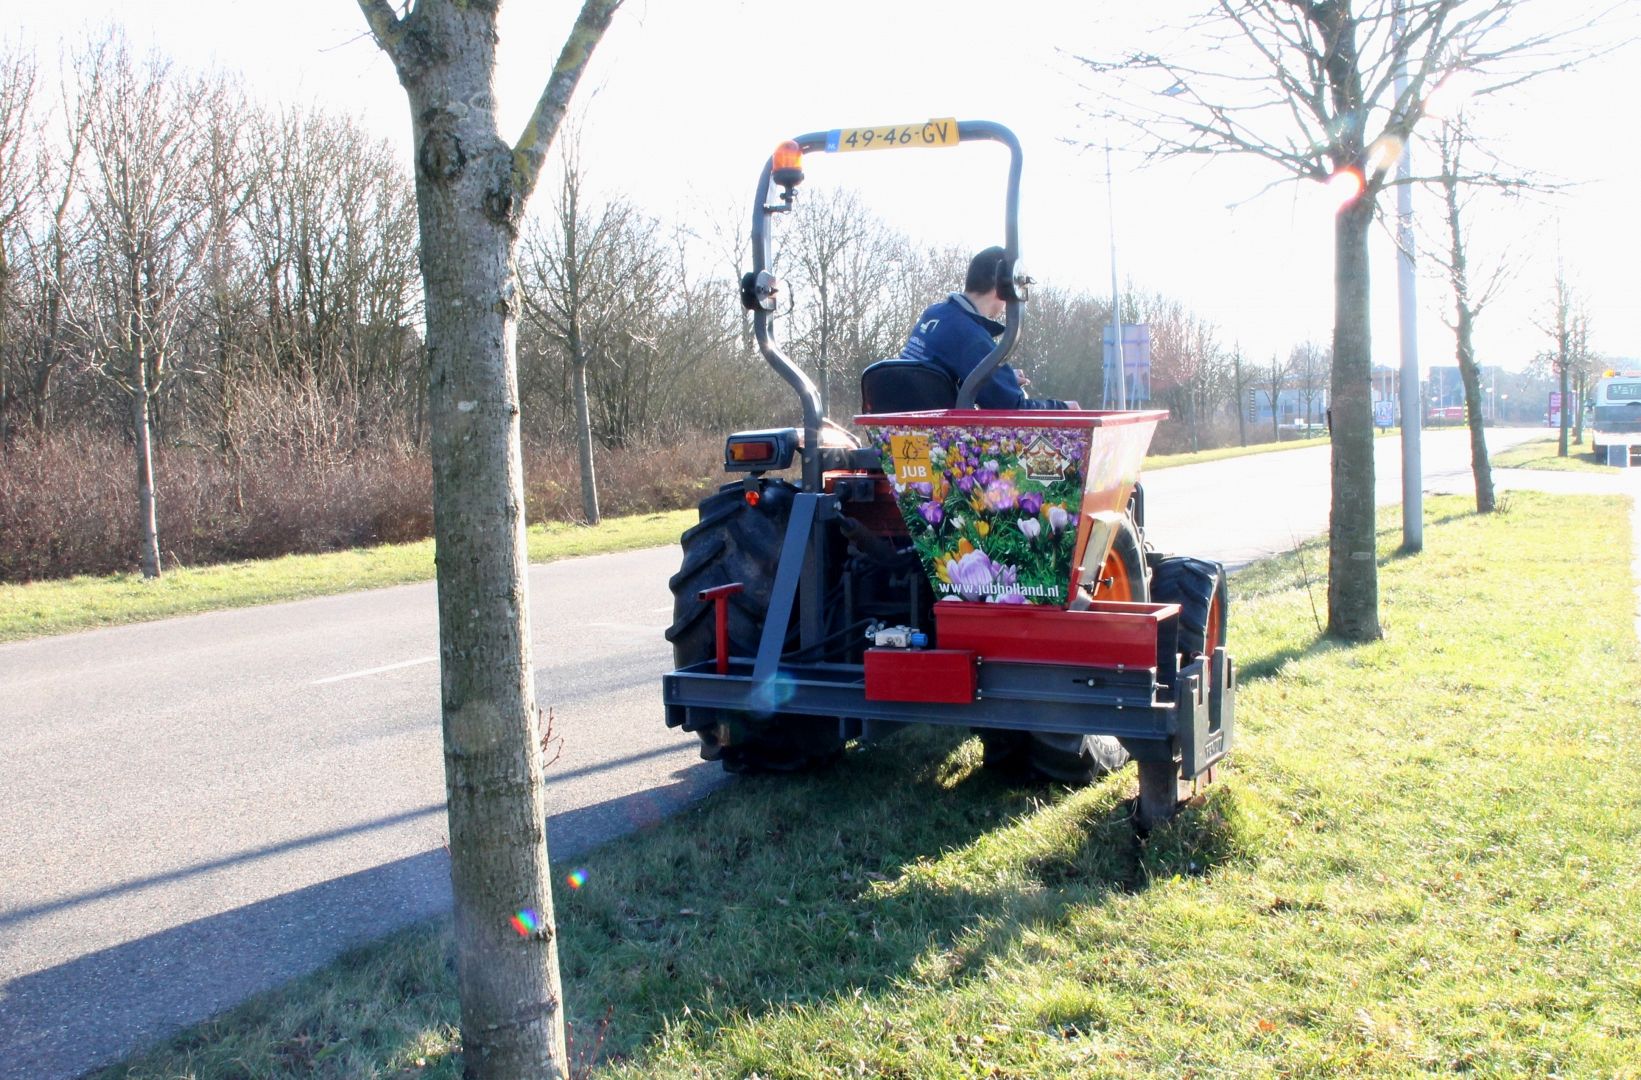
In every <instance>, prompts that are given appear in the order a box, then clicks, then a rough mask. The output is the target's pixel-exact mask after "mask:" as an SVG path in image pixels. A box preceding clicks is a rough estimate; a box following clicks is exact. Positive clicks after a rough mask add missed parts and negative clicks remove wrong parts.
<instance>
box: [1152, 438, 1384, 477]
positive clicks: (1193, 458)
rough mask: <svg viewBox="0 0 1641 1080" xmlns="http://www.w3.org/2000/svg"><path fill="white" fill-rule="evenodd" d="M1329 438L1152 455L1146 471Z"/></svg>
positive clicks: (1320, 442) (1296, 447) (1319, 442)
mask: <svg viewBox="0 0 1641 1080" xmlns="http://www.w3.org/2000/svg"><path fill="white" fill-rule="evenodd" d="M1397 434H1398V432H1397V431H1396V430H1395V429H1388V428H1387V429H1384V430H1379V429H1375V430H1374V433H1373V437H1374V438H1375V439H1385V438H1393V437H1395V436H1396V435H1397ZM1326 445H1328V436H1326V435H1320V436H1317V437H1316V438H1314V439H1294V440H1291V441H1288V442H1270V443H1254V444H1253V445H1252V446H1221V447H1218V448H1216V449H1213V450H1192V451H1188V452H1186V453H1183V454H1152V455H1150V456H1148V457H1147V458H1146V459H1145V471H1146V472H1156V471H1157V470H1158V469H1173V468H1177V467H1178V466H1180V465H1200V464H1202V463H1203V462H1204V461H1223V460H1225V459H1226V458H1237V457H1247V456H1248V455H1249V454H1274V453H1276V452H1278V451H1281V450H1303V449H1304V448H1305V447H1307V446H1326Z"/></svg>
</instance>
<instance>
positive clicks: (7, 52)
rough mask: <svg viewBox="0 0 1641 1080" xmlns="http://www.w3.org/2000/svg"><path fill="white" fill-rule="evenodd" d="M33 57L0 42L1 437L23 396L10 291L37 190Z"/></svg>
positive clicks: (3, 436)
mask: <svg viewBox="0 0 1641 1080" xmlns="http://www.w3.org/2000/svg"><path fill="white" fill-rule="evenodd" d="M35 73H36V69H35V63H34V57H33V56H32V55H28V54H25V53H23V52H22V51H21V50H13V49H10V48H5V47H0V443H4V442H5V441H6V434H7V431H8V429H9V427H10V424H9V420H10V415H11V412H12V410H13V408H14V406H15V404H16V402H17V400H18V399H19V397H20V396H21V395H20V394H19V393H18V388H17V385H16V381H15V379H16V376H15V375H14V374H13V373H14V372H19V373H20V372H21V369H22V367H23V365H22V364H19V363H14V361H13V359H12V353H13V351H14V349H13V341H12V338H13V335H12V333H11V327H12V297H13V295H14V292H13V284H12V282H13V278H14V277H15V276H16V273H17V271H16V262H17V259H16V255H15V252H16V249H17V248H18V247H19V246H21V242H22V234H23V232H24V229H25V226H26V225H27V224H28V218H29V215H30V210H31V208H32V206H33V204H34V202H35V199H36V197H37V195H38V194H39V190H40V183H39V165H38V163H37V162H36V161H35V157H36V155H38V154H39V153H40V139H39V134H38V130H37V124H38V121H37V117H36V116H35V115H34V113H35V104H34V85H35Z"/></svg>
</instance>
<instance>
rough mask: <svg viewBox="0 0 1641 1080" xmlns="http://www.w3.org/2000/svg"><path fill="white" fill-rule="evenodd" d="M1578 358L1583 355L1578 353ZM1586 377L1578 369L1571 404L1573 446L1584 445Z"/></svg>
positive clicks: (1581, 357)
mask: <svg viewBox="0 0 1641 1080" xmlns="http://www.w3.org/2000/svg"><path fill="white" fill-rule="evenodd" d="M1579 359H1580V361H1582V360H1583V356H1582V355H1580V357H1579ZM1586 378H1588V376H1587V375H1586V374H1585V372H1584V371H1583V370H1582V369H1580V371H1579V372H1578V377H1577V380H1576V383H1575V385H1574V387H1573V406H1574V408H1573V445H1574V446H1583V445H1584V390H1585V386H1584V381H1585V379H1586Z"/></svg>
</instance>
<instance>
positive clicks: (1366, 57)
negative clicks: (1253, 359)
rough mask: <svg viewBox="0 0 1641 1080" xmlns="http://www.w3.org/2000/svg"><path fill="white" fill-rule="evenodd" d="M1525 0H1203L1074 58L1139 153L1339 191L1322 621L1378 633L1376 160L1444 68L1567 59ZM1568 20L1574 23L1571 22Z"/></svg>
mask: <svg viewBox="0 0 1641 1080" xmlns="http://www.w3.org/2000/svg"><path fill="white" fill-rule="evenodd" d="M1528 6H1529V3H1528V0H1215V2H1213V3H1210V4H1209V5H1208V10H1207V12H1206V13H1205V14H1202V15H1201V16H1199V17H1197V18H1196V19H1194V20H1193V21H1192V22H1191V23H1190V24H1189V25H1188V26H1187V27H1186V28H1185V30H1184V32H1183V33H1172V34H1171V35H1170V38H1169V42H1168V45H1167V48H1166V51H1155V52H1154V51H1150V50H1135V51H1132V52H1130V53H1128V54H1127V55H1123V56H1119V57H1117V58H1114V59H1100V58H1085V59H1084V63H1085V64H1086V65H1087V67H1088V69H1089V70H1090V71H1092V72H1093V73H1095V75H1096V76H1098V78H1097V80H1096V83H1095V87H1094V88H1095V89H1097V90H1100V91H1102V92H1110V97H1109V98H1108V100H1110V101H1112V102H1114V104H1112V105H1111V106H1109V107H1106V108H1102V109H1098V110H1095V111H1096V112H1097V113H1099V114H1100V115H1102V116H1104V117H1105V118H1107V119H1110V120H1112V121H1115V122H1117V123H1121V124H1126V125H1128V126H1130V127H1132V129H1133V130H1134V132H1135V137H1136V139H1137V140H1138V142H1139V143H1140V144H1141V145H1143V146H1144V147H1145V148H1146V149H1147V151H1148V153H1149V155H1150V156H1151V157H1152V158H1169V157H1178V156H1185V155H1217V154H1225V153H1234V154H1243V155H1249V156H1252V157H1255V158H1258V159H1262V160H1263V161H1265V162H1267V163H1269V164H1270V165H1271V166H1272V167H1273V168H1275V169H1276V170H1278V171H1280V172H1282V173H1285V174H1287V175H1288V176H1289V177H1296V178H1301V179H1310V180H1317V181H1326V182H1329V183H1330V184H1332V185H1335V190H1336V191H1337V192H1338V193H1339V209H1338V213H1337V216H1336V218H1335V221H1334V289H1335V291H1334V330H1333V342H1332V345H1333V371H1332V377H1331V385H1330V391H1331V392H1330V394H1329V399H1330V401H1331V407H1332V409H1333V432H1332V442H1333V473H1332V498H1331V504H1330V507H1329V516H1328V627H1327V629H1328V633H1329V634H1331V635H1333V636H1335V637H1338V638H1342V639H1344V640H1347V641H1368V640H1372V639H1375V638H1377V637H1379V636H1380V629H1379V582H1378V570H1377V561H1376V559H1375V555H1374V551H1375V537H1374V512H1375V508H1374V494H1373V493H1374V476H1373V472H1374V467H1373V408H1372V394H1371V379H1370V370H1371V365H1372V356H1371V348H1370V340H1369V332H1368V331H1369V320H1368V292H1369V277H1368V242H1367V241H1368V228H1369V226H1370V225H1371V224H1372V221H1373V218H1374V214H1375V210H1376V206H1377V200H1378V195H1379V192H1380V191H1381V190H1382V189H1383V188H1384V187H1385V186H1386V182H1387V177H1386V173H1387V170H1388V169H1389V168H1390V167H1391V166H1392V164H1393V163H1394V162H1395V161H1396V159H1397V157H1398V156H1399V154H1400V151H1401V147H1402V146H1403V145H1404V144H1405V142H1406V141H1407V140H1408V138H1409V137H1410V136H1411V134H1412V132H1413V130H1414V127H1415V126H1416V125H1417V124H1418V122H1419V120H1420V119H1421V117H1422V116H1423V113H1424V105H1423V103H1424V101H1425V99H1426V97H1427V96H1428V94H1429V93H1430V91H1431V90H1432V89H1433V88H1434V87H1435V86H1436V85H1437V84H1438V83H1439V82H1440V81H1441V79H1442V78H1443V77H1444V76H1445V75H1447V74H1448V73H1449V72H1450V71H1454V70H1463V71H1466V72H1468V73H1470V75H1471V78H1472V86H1473V87H1474V92H1475V93H1479V94H1485V93H1489V92H1493V91H1496V90H1502V89H1505V88H1507V87H1511V86H1515V85H1517V84H1519V83H1520V82H1522V81H1523V80H1525V79H1527V78H1530V77H1531V76H1533V75H1535V74H1539V73H1542V72H1544V71H1548V70H1553V69H1556V68H1559V67H1565V66H1568V65H1570V64H1571V63H1572V62H1573V60H1574V58H1575V57H1574V54H1573V53H1571V52H1570V51H1569V52H1568V53H1566V54H1560V55H1558V54H1557V53H1556V51H1555V50H1556V48H1557V47H1558V42H1559V41H1561V40H1562V36H1563V35H1562V34H1561V33H1560V32H1559V31H1557V30H1551V31H1548V32H1546V31H1540V30H1536V29H1532V28H1528V29H1521V27H1520V24H1521V23H1522V21H1523V20H1521V19H1519V18H1517V16H1518V14H1519V13H1520V12H1521V10H1522V9H1524V8H1526V7H1528ZM1576 25H1582V22H1577V23H1576Z"/></svg>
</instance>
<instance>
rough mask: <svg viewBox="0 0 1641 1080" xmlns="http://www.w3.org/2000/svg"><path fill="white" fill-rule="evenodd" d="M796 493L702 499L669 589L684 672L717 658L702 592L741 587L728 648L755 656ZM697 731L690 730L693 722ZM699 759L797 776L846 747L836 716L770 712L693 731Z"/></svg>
mask: <svg viewBox="0 0 1641 1080" xmlns="http://www.w3.org/2000/svg"><path fill="white" fill-rule="evenodd" d="M791 505H792V489H791V488H790V487H787V486H782V485H777V484H769V485H767V486H766V487H765V489H764V493H763V497H762V498H761V499H759V500H758V505H757V506H755V507H754V506H749V505H747V502H746V497H745V493H744V491H743V489H742V487H741V485H740V484H726V485H725V486H724V487H722V488H720V489H719V490H718V491H717V492H716V493H715V494H713V495H709V496H708V497H707V498H706V499H705V500H703V501H702V502H701V506H700V520H699V521H698V522H697V523H696V524H695V525H693V526H692V527H691V528H690V529H689V530H688V531H686V532H685V533H684V535H683V537H682V538H681V540H680V543H681V544H682V545H683V548H684V561H683V566H682V567H681V568H680V569H679V571H678V572H677V573H676V574H674V575H673V576H672V580H671V581H670V582H669V583H668V584H669V586H670V587H671V589H672V614H673V617H672V625H671V626H670V627H669V628H668V629H667V640H668V641H671V642H672V656H673V663H674V664H675V666H677V667H687V666H689V665H691V664H699V663H702V662H704V661H707V660H711V659H712V658H713V657H714V656H716V655H717V635H716V616H715V614H714V611H713V604H712V603H711V602H703V601H701V600H698V599H697V598H696V595H697V594H698V593H700V592H701V591H702V590H703V589H711V588H715V587H716V586H719V585H728V584H730V583H731V582H740V584H741V585H742V590H741V591H740V592H739V593H736V594H735V595H733V596H731V597H730V598H729V603H728V610H727V613H726V614H727V616H728V623H729V651H730V653H731V654H732V655H735V656H753V655H755V654H756V653H757V651H758V642H759V639H760V638H761V637H762V635H763V624H764V615H765V613H766V612H767V611H768V610H769V600H770V594H771V592H772V591H773V589H774V586H775V571H776V568H777V567H778V566H779V564H780V554H781V543H782V541H783V540H784V538H785V536H786V522H787V518H788V517H789V516H790V511H791ZM692 726H693V725H692ZM696 735H697V736H698V737H699V738H700V740H701V756H702V757H703V758H705V759H706V760H708V761H718V762H722V764H723V766H724V769H725V770H726V771H728V772H750V771H769V772H794V771H797V770H799V769H805V768H809V767H811V766H813V765H817V764H820V763H822V762H824V761H829V760H831V759H832V758H834V757H836V756H837V754H838V753H839V752H840V751H841V750H842V749H843V740H842V739H841V738H839V737H838V723H837V721H836V720H834V719H830V718H823V717H813V716H800V715H796V714H792V713H772V714H770V715H767V716H755V715H752V714H749V713H740V712H728V711H725V712H721V713H719V714H718V715H717V717H716V719H715V721H709V722H706V723H703V724H702V725H701V726H700V727H698V728H697V729H696Z"/></svg>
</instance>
